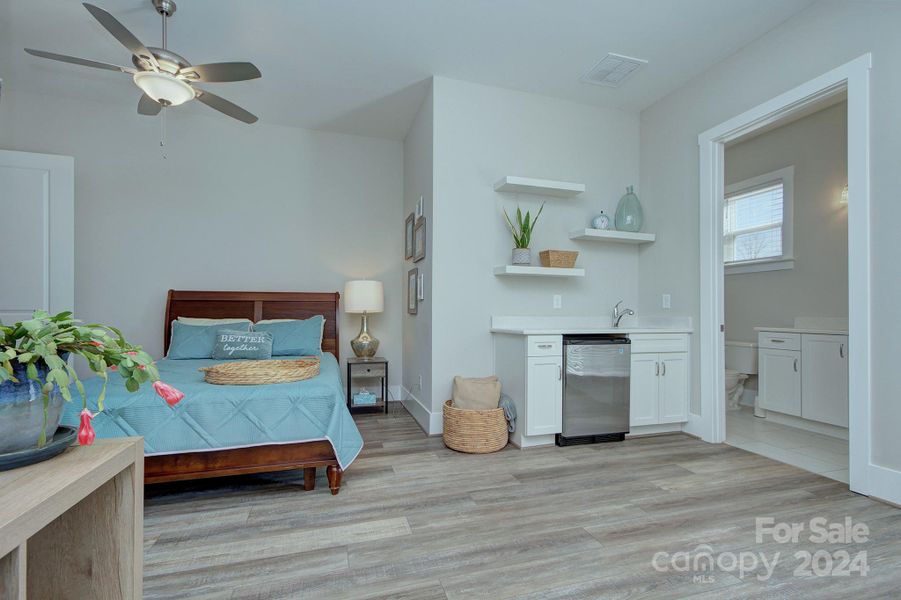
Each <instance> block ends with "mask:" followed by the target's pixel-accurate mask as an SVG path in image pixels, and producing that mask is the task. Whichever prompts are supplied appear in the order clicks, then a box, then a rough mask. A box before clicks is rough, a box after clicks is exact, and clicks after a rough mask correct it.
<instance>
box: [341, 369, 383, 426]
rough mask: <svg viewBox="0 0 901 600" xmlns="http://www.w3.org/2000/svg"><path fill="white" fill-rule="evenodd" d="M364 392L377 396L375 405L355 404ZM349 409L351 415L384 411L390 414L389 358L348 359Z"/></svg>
mask: <svg viewBox="0 0 901 600" xmlns="http://www.w3.org/2000/svg"><path fill="white" fill-rule="evenodd" d="M376 386H377V387H376ZM363 390H365V391H367V392H370V393H372V394H375V396H376V398H375V404H354V396H355V395H356V394H357V393H358V392H361V391H363ZM347 408H348V409H349V410H350V412H351V413H372V412H379V411H382V410H384V411H385V414H388V359H387V358H382V357H381V356H374V357H372V358H348V359H347Z"/></svg>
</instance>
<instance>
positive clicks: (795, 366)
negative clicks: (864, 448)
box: [757, 329, 848, 427]
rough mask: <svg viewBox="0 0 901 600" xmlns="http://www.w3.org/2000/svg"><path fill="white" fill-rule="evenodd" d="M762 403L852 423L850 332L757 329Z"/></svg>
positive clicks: (816, 418)
mask: <svg viewBox="0 0 901 600" xmlns="http://www.w3.org/2000/svg"><path fill="white" fill-rule="evenodd" d="M757 344H758V348H759V350H758V352H759V355H758V363H759V384H758V385H759V395H758V403H759V405H760V407H761V408H764V409H766V410H771V411H775V412H778V413H783V414H787V415H792V416H795V417H800V418H802V419H808V420H811V421H817V422H820V423H827V424H829V425H835V426H837V427H847V426H848V335H847V334H845V333H842V332H813V331H799V330H788V329H770V330H768V329H760V330H759V331H758V339H757Z"/></svg>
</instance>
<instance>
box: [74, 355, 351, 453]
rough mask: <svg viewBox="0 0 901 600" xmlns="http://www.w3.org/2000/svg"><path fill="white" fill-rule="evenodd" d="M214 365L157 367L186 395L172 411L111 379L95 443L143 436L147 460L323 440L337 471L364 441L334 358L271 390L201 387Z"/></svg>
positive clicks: (91, 402)
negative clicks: (328, 445) (304, 377)
mask: <svg viewBox="0 0 901 600" xmlns="http://www.w3.org/2000/svg"><path fill="white" fill-rule="evenodd" d="M284 358H285V359H288V358H291V357H287V356H286V357H284ZM219 362H223V361H214V360H166V359H162V360H160V361H159V362H158V363H157V366H158V367H159V371H160V379H162V380H163V381H165V382H166V383H169V384H171V385H173V386H175V387H176V388H178V389H179V390H181V391H182V392H184V394H185V397H184V399H183V400H182V401H181V402H179V403H178V404H176V405H175V406H173V407H170V406H169V405H168V404H166V402H165V401H164V400H163V399H162V398H160V397H159V396H157V395H156V393H155V392H154V391H153V389H152V387H151V386H150V385H144V386H142V387H141V389H140V390H138V391H137V392H135V393H133V394H132V393H129V392H128V391H127V390H126V389H125V381H124V380H123V379H122V378H121V377H118V376H116V375H114V374H111V377H110V379H109V386H108V388H107V393H106V400H105V401H104V407H103V412H101V413H99V414H97V415H96V416H95V417H94V420H93V424H94V430H95V431H96V433H97V437H122V436H143V437H144V453H145V454H147V455H152V454H172V453H176V452H195V451H203V450H218V449H221V448H240V447H245V446H259V445H264V444H285V443H289V442H303V441H312V440H328V441H329V442H331V444H332V446H333V447H334V449H335V456H336V457H337V458H338V462H339V464H340V465H341V468H342V469H346V468H347V467H348V465H350V463H351V462H352V461H353V460H354V459H355V458H356V457H357V455H358V454H359V453H360V450H361V449H362V448H363V438H362V437H361V436H360V432H359V430H358V429H357V426H356V424H355V423H354V421H353V418H352V417H351V416H350V412H349V411H348V410H347V405H346V404H345V402H344V393H343V388H342V385H341V375H340V369H339V367H338V361H337V360H335V357H334V356H332V355H331V354H328V353H323V355H322V363H321V367H320V372H319V375H318V376H316V377H314V378H312V379H307V380H305V381H298V382H294V383H280V384H271V385H212V384H209V383H206V382H205V381H204V380H203V373H201V372H200V371H198V370H197V369H198V368H200V367H207V366H210V365H213V364H216V363H219ZM100 383H101V382H100V380H99V379H98V378H92V379H89V380H86V381H85V382H84V385H85V388H86V391H87V395H88V408H89V409H90V410H91V412H96V411H97V404H96V399H97V395H98V393H99V391H100ZM72 396H73V402H67V403H66V405H65V410H64V413H63V420H62V422H63V424H64V425H72V426H77V425H78V413H79V412H80V411H81V402H80V398H79V396H78V393H77V392H76V391H75V390H74V389H73V390H72Z"/></svg>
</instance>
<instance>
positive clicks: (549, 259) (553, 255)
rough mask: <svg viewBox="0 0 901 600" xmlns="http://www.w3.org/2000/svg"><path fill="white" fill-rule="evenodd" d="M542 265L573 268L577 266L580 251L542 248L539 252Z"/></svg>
mask: <svg viewBox="0 0 901 600" xmlns="http://www.w3.org/2000/svg"><path fill="white" fill-rule="evenodd" d="M538 257H539V258H540V259H541V266H542V267H557V268H562V269H572V268H573V267H575V266H576V259H577V258H579V253H578V252H576V251H574V250H542V251H541V252H539V253H538Z"/></svg>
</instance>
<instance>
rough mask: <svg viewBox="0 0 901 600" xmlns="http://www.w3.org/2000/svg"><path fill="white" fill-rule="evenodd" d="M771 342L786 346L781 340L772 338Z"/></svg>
mask: <svg viewBox="0 0 901 600" xmlns="http://www.w3.org/2000/svg"><path fill="white" fill-rule="evenodd" d="M770 341H771V342H773V343H774V344H784V343H785V340H780V339H777V338H770Z"/></svg>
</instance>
